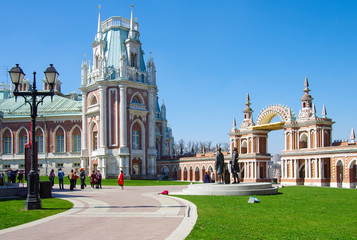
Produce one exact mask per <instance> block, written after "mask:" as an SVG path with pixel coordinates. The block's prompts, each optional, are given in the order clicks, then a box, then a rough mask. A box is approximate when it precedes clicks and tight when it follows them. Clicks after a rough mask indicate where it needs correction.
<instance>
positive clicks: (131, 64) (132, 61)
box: [130, 53, 137, 67]
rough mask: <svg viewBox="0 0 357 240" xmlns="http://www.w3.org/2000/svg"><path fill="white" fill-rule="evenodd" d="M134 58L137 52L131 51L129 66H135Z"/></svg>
mask: <svg viewBox="0 0 357 240" xmlns="http://www.w3.org/2000/svg"><path fill="white" fill-rule="evenodd" d="M136 58H137V54H136V53H131V55H130V66H131V67H136V66H137V64H136Z"/></svg>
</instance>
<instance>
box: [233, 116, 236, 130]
mask: <svg viewBox="0 0 357 240" xmlns="http://www.w3.org/2000/svg"><path fill="white" fill-rule="evenodd" d="M236 126H237V123H236V118H233V128H235V127H236Z"/></svg>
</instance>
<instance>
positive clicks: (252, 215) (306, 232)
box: [179, 186, 357, 239]
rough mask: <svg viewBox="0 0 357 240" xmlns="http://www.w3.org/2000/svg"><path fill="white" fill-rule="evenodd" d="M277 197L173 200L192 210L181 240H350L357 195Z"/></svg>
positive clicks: (292, 193)
mask: <svg viewBox="0 0 357 240" xmlns="http://www.w3.org/2000/svg"><path fill="white" fill-rule="evenodd" d="M279 192H280V193H281V194H278V195H270V196H257V198H258V199H259V200H260V202H261V203H253V204H252V203H247V202H248V199H249V196H179V197H182V198H184V199H187V200H189V201H191V202H193V203H195V204H196V206H197V208H198V210H197V211H198V221H197V223H196V225H195V227H194V229H193V230H192V232H191V234H190V235H189V237H188V238H187V239H356V238H357V190H356V189H335V188H319V187H303V186H296V187H285V188H283V189H279Z"/></svg>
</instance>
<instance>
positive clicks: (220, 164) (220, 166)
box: [215, 148, 224, 184]
mask: <svg viewBox="0 0 357 240" xmlns="http://www.w3.org/2000/svg"><path fill="white" fill-rule="evenodd" d="M215 167H216V172H217V176H218V184H222V183H223V171H224V157H223V154H222V153H221V148H218V151H217V154H216V162H215Z"/></svg>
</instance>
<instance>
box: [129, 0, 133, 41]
mask: <svg viewBox="0 0 357 240" xmlns="http://www.w3.org/2000/svg"><path fill="white" fill-rule="evenodd" d="M133 7H134V5H133V4H131V16H130V31H129V36H128V38H129V39H132V38H134V32H133V24H134V21H133Z"/></svg>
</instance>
